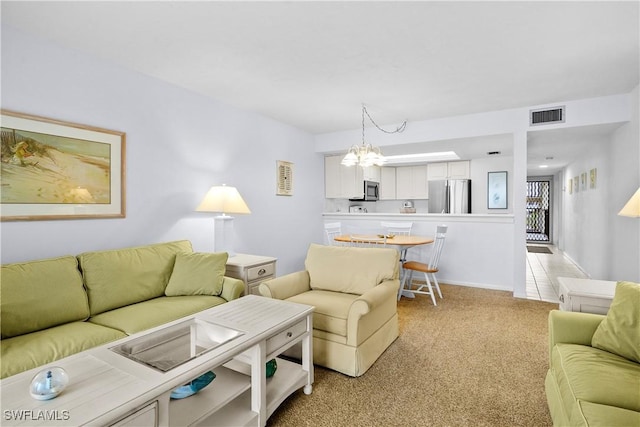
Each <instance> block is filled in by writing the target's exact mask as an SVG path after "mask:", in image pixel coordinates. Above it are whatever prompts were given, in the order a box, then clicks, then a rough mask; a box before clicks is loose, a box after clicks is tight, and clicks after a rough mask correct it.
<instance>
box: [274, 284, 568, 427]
mask: <svg viewBox="0 0 640 427" xmlns="http://www.w3.org/2000/svg"><path fill="white" fill-rule="evenodd" d="M441 288H442V293H443V296H444V299H442V300H439V301H438V306H437V307H434V306H433V305H432V304H431V300H430V298H429V296H426V295H419V296H417V298H416V299H413V300H411V299H407V298H402V299H401V301H400V302H399V303H398V312H399V317H400V337H399V338H398V339H397V340H396V341H395V342H394V343H393V344H392V345H391V346H390V347H389V348H388V349H387V351H385V352H384V353H383V354H382V356H381V357H380V358H379V359H378V360H377V361H376V363H375V364H374V365H373V366H372V367H371V368H370V369H369V370H368V371H367V372H366V373H365V374H364V375H363V376H361V377H359V378H351V377H347V376H345V375H342V374H340V373H337V372H335V371H330V370H328V369H325V368H322V367H318V366H316V369H315V383H314V387H313V393H312V394H311V395H309V396H307V395H305V394H303V393H302V391H297V392H295V393H294V394H293V395H291V396H290V397H289V398H288V399H287V400H286V401H285V402H283V403H282V405H280V407H279V408H278V409H277V410H276V412H275V413H274V414H273V415H272V416H271V417H270V418H269V420H268V422H267V426H270V427H276V426H536V427H542V426H550V425H551V424H552V423H551V418H550V416H549V411H548V408H547V403H546V398H545V394H544V376H545V374H546V371H547V367H548V356H547V339H548V338H547V337H548V334H547V316H548V313H549V311H550V310H552V309H555V308H557V304H551V303H546V302H541V301H530V300H524V299H515V298H513V297H512V296H511V292H502V291H492V290H486V289H476V288H469V287H462V286H450V285H441ZM276 375H277V373H276Z"/></svg>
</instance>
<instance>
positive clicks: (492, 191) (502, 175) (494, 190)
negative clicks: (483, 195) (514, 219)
mask: <svg viewBox="0 0 640 427" xmlns="http://www.w3.org/2000/svg"><path fill="white" fill-rule="evenodd" d="M507 206H508V205H507V172H506V171H501V172H489V173H488V178H487V207H488V208H489V209H507Z"/></svg>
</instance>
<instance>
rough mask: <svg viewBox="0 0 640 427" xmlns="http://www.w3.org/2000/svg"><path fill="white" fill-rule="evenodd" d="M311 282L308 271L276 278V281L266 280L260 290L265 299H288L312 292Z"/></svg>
mask: <svg viewBox="0 0 640 427" xmlns="http://www.w3.org/2000/svg"><path fill="white" fill-rule="evenodd" d="M310 282H311V281H310V279H309V273H308V272H307V271H298V272H295V273H290V274H286V275H284V276H280V277H276V278H275V279H271V280H266V281H264V282H262V283H261V284H260V287H259V288H258V289H259V290H260V294H262V296H264V297H268V298H274V299H287V298H290V297H292V296H294V295H298V294H301V293H303V292H307V291H310V290H311V285H310Z"/></svg>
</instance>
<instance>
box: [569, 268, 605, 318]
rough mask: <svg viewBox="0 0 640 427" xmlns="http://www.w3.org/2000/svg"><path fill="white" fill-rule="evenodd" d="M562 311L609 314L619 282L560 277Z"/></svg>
mask: <svg viewBox="0 0 640 427" xmlns="http://www.w3.org/2000/svg"><path fill="white" fill-rule="evenodd" d="M558 283H559V284H560V310H564V311H581V312H584V313H595V314H607V311H609V306H610V305H611V301H612V300H613V295H614V293H615V290H616V283H617V282H610V281H607V280H591V279H577V278H574V277H558Z"/></svg>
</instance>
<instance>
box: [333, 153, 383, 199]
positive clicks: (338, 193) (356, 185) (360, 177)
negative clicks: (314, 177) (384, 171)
mask: <svg viewBox="0 0 640 427" xmlns="http://www.w3.org/2000/svg"><path fill="white" fill-rule="evenodd" d="M343 158H344V156H342V155H339V156H327V157H325V158H324V196H325V197H326V198H327V199H349V198H352V197H362V193H363V191H364V181H375V182H380V167H378V166H370V167H368V168H362V167H360V166H357V165H355V166H344V165H342V159H343Z"/></svg>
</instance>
